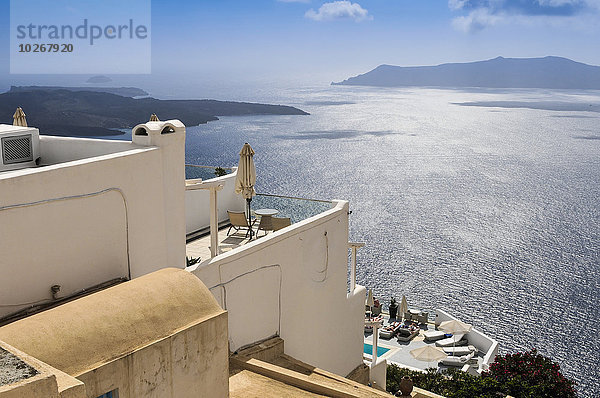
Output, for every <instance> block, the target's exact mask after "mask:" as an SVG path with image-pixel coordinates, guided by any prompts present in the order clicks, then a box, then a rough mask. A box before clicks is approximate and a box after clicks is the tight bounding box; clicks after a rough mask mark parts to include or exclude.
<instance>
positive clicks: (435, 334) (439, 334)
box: [423, 330, 446, 341]
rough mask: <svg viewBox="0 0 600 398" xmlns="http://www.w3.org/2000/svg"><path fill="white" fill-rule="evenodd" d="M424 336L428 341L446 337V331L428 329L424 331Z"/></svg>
mask: <svg viewBox="0 0 600 398" xmlns="http://www.w3.org/2000/svg"><path fill="white" fill-rule="evenodd" d="M423 336H424V337H425V340H427V341H436V340H441V339H443V338H444V337H446V332H444V331H442V330H428V331H426V332H425V333H423Z"/></svg>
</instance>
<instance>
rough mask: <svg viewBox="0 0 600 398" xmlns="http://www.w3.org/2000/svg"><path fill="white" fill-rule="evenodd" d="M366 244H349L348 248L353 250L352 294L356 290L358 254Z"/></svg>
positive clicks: (351, 261) (351, 268)
mask: <svg viewBox="0 0 600 398" xmlns="http://www.w3.org/2000/svg"><path fill="white" fill-rule="evenodd" d="M364 245H365V244H364V243H362V242H348V247H350V249H352V257H351V260H350V292H351V293H352V292H354V289H355V288H356V252H357V251H358V248H359V247H363V246H364Z"/></svg>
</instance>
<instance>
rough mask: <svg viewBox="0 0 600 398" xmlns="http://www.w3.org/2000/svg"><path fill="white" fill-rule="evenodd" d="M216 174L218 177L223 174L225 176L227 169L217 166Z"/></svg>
mask: <svg viewBox="0 0 600 398" xmlns="http://www.w3.org/2000/svg"><path fill="white" fill-rule="evenodd" d="M215 175H216V176H217V177H222V176H224V175H227V170H225V169H224V168H222V167H216V168H215Z"/></svg>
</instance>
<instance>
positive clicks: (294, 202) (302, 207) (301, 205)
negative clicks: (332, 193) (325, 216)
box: [252, 193, 333, 223]
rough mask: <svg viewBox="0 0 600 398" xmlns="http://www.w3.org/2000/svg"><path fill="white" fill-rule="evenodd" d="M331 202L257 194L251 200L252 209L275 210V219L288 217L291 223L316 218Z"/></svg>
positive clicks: (330, 205)
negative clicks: (276, 212)
mask: <svg viewBox="0 0 600 398" xmlns="http://www.w3.org/2000/svg"><path fill="white" fill-rule="evenodd" d="M332 206H333V202H332V201H330V200H321V199H308V198H300V197H296V196H285V195H273V194H265V193H257V194H256V196H255V197H254V199H253V200H252V208H253V209H261V208H263V209H264V208H269V209H277V210H278V211H279V213H278V214H277V217H289V218H290V219H291V221H292V223H297V222H298V221H302V220H305V219H307V218H310V217H312V216H316V215H317V214H319V213H322V212H324V211H326V210H329V209H331V208H332Z"/></svg>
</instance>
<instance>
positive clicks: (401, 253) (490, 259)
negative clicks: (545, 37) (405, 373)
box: [187, 87, 600, 397]
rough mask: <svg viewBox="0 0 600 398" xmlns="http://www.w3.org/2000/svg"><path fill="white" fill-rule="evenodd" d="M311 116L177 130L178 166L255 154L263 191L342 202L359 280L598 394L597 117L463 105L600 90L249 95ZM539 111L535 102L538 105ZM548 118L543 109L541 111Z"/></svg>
mask: <svg viewBox="0 0 600 398" xmlns="http://www.w3.org/2000/svg"><path fill="white" fill-rule="evenodd" d="M255 94H256V95H255V97H252V95H251V93H248V94H247V95H246V97H243V96H242V98H231V97H229V98H230V99H250V98H255V100H256V101H265V102H271V103H283V104H290V105H295V106H297V107H299V108H301V109H304V110H306V111H308V112H310V113H311V115H310V116H251V117H223V118H221V120H220V121H217V122H212V123H209V124H207V125H203V126H198V127H191V128H188V129H187V132H188V133H187V134H188V135H187V161H188V162H190V163H196V164H206V165H223V166H231V165H235V164H236V163H237V160H238V152H239V149H240V148H241V146H242V145H243V143H244V142H249V143H250V144H251V145H252V146H253V148H254V149H255V151H256V156H255V161H256V165H257V170H258V181H257V187H258V190H259V191H260V192H263V193H272V194H282V195H291V196H301V197H309V198H319V199H334V198H340V199H347V200H349V201H350V206H351V209H352V211H353V213H352V215H351V216H350V235H351V239H352V240H353V241H362V242H365V243H366V246H365V248H363V249H361V250H360V251H359V266H358V282H359V283H360V284H362V285H365V286H367V287H369V288H372V289H373V290H374V293H375V295H376V296H378V297H380V298H382V299H383V301H384V302H386V303H387V302H389V298H390V297H392V296H394V297H396V298H400V297H401V296H402V294H405V295H406V296H407V299H408V302H409V305H410V306H414V307H422V308H432V307H433V308H444V309H447V310H449V311H450V312H451V313H453V314H454V315H456V316H457V317H458V318H460V319H462V320H464V321H466V322H470V323H472V324H473V325H475V326H476V327H477V328H479V329H480V330H482V331H484V332H485V333H487V334H489V335H490V336H493V337H494V338H496V339H497V340H498V341H499V342H500V344H501V351H502V352H503V353H506V352H509V351H514V350H526V349H529V348H532V347H535V348H537V349H538V350H539V351H540V352H542V353H543V354H546V355H549V356H550V357H552V358H553V359H554V360H556V361H558V362H559V363H560V364H561V366H562V369H563V370H564V372H565V373H566V374H567V375H568V376H569V377H571V378H574V379H575V380H577V382H578V383H579V390H580V396H582V397H595V396H599V395H600V382H599V377H600V371H599V364H600V309H599V308H600V307H599V306H598V301H599V300H600V289H599V288H600V282H599V281H600V278H599V276H598V274H599V273H600V204H599V202H598V198H600V123H599V122H600V113H594V112H585V111H580V112H566V111H549V110H543V109H527V108H519V109H507V108H488V107H465V106H460V105H457V103H461V102H470V101H523V102H528V103H530V104H531V105H532V106H535V107H539V102H540V101H542V102H543V101H550V100H551V101H562V102H573V103H584V104H587V103H590V104H598V103H600V92H571V91H544V90H505V91H501V90H489V91H471V92H469V91H463V90H435V89H373V88H352V87H310V88H304V89H293V90H282V91H279V92H275V93H266V92H262V93H255ZM542 105H543V104H542ZM542 107H543V106H542Z"/></svg>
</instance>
